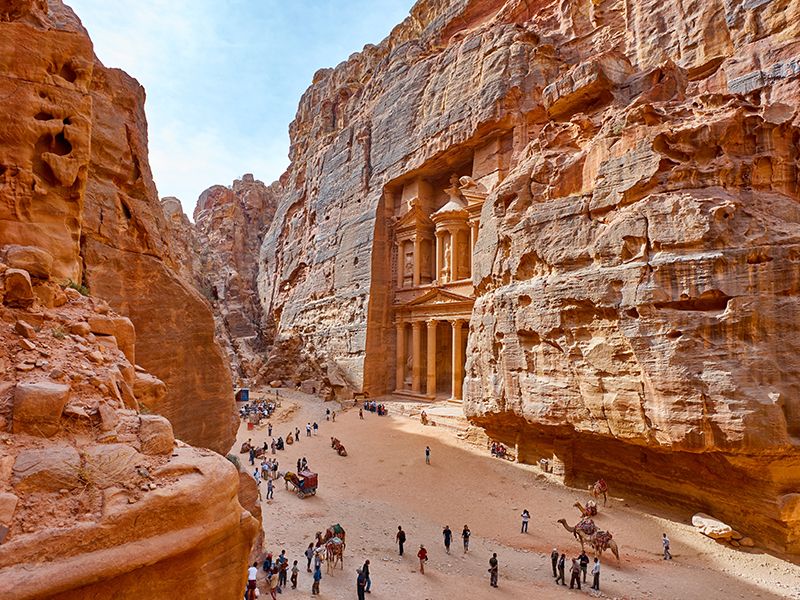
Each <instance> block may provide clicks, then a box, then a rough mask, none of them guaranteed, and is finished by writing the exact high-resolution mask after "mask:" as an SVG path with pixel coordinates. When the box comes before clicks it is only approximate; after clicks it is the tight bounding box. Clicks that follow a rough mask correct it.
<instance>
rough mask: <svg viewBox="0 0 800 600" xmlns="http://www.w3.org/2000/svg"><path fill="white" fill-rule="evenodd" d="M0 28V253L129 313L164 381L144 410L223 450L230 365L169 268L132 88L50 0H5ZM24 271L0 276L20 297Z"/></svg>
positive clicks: (203, 305)
mask: <svg viewBox="0 0 800 600" xmlns="http://www.w3.org/2000/svg"><path fill="white" fill-rule="evenodd" d="M0 30H1V31H2V35H0V98H3V100H2V106H3V114H4V115H5V119H6V126H5V127H3V128H2V131H0V198H2V200H3V201H2V202H0V245H2V247H0V255H2V257H3V258H2V260H3V261H4V263H5V264H7V265H8V266H10V267H19V268H21V269H24V270H26V271H27V272H29V273H30V275H31V276H33V277H35V278H38V279H41V280H47V279H48V278H52V279H53V280H55V281H56V282H57V283H64V282H66V281H72V282H74V283H75V285H76V286H79V285H81V284H84V285H86V286H88V288H89V289H90V290H91V292H92V294H94V295H96V296H99V297H102V298H104V299H105V300H107V301H108V302H109V303H110V305H111V306H112V307H113V308H114V309H115V310H117V311H118V312H119V313H120V314H123V315H125V316H127V317H129V318H130V319H131V321H132V322H133V324H134V325H135V326H136V329H137V333H138V350H139V352H138V356H137V357H136V360H137V362H138V363H139V364H141V365H142V366H143V367H144V368H145V369H147V370H149V371H150V372H152V373H154V374H155V375H156V376H157V377H159V378H160V379H162V380H163V381H164V382H165V383H166V384H167V390H166V395H165V398H164V399H163V401H162V402H161V403H160V404H159V406H153V407H151V408H152V409H153V410H158V411H160V412H161V413H162V414H164V415H165V416H167V417H169V418H170V419H171V420H172V423H173V425H174V427H175V430H176V432H177V433H178V435H179V436H180V437H182V438H183V439H184V440H186V441H187V442H190V443H193V444H197V445H202V446H207V447H209V448H212V449H214V450H217V451H220V452H226V451H227V450H228V449H229V448H230V445H231V444H232V442H233V435H234V427H235V422H234V421H233V420H232V419H231V418H230V414H231V413H232V410H233V393H232V387H231V380H230V370H229V367H228V364H227V361H226V360H225V358H224V356H223V354H222V351H221V349H220V347H219V346H218V345H217V344H216V342H215V340H214V321H213V318H212V314H211V310H210V307H209V305H208V303H207V302H206V301H205V300H204V299H203V298H202V296H201V295H200V294H198V293H197V291H196V290H195V289H194V288H193V286H192V285H191V282H190V281H188V280H184V279H182V278H181V277H179V276H178V275H177V271H178V264H177V256H176V252H175V250H174V249H173V247H172V243H173V242H172V240H171V239H170V237H169V235H168V229H167V227H166V219H165V217H164V214H163V211H162V209H161V206H160V204H159V202H158V196H157V193H156V189H155V185H154V184H153V180H152V176H151V173H150V168H149V164H148V160H147V125H146V119H145V115H144V90H143V89H142V87H141V86H140V85H139V84H138V83H137V82H136V81H135V80H134V79H133V78H131V77H129V76H128V75H127V74H125V73H124V72H122V71H120V70H118V69H108V68H106V67H104V66H103V65H102V64H101V63H100V62H99V61H98V60H97V59H96V57H95V56H94V53H93V50H92V44H91V41H90V39H89V37H88V35H87V33H86V32H85V30H84V29H83V27H82V26H81V24H80V21H79V20H78V19H77V17H76V16H75V15H74V13H73V12H72V11H71V9H69V8H68V7H65V6H63V5H62V4H61V3H60V2H49V3H48V2H33V1H23V2H15V3H13V7H12V8H9V9H8V10H4V11H3V12H2V13H1V14H0ZM23 279H24V278H22V277H17V278H16V279H14V278H12V279H10V280H9V285H10V286H11V288H12V290H11V294H12V295H15V300H14V301H15V303H16V304H18V305H21V306H22V305H30V304H31V303H32V301H33V298H34V296H35V295H36V294H37V290H36V289H35V287H32V286H31V285H30V284H28V283H26V282H25V281H24V280H23ZM40 288H41V292H42V293H45V292H46V291H47V290H48V289H49V288H47V287H46V286H40ZM43 300H44V301H45V302H46V303H48V302H49V303H52V302H53V301H54V299H52V298H50V299H46V298H45V299H43ZM154 314H158V315H159V318H157V319H154V318H152V315H154ZM165 342H166V343H165ZM196 365H203V369H202V370H198V369H196V368H194V367H195V366H196ZM198 414H202V415H203V419H198V418H197V415H198Z"/></svg>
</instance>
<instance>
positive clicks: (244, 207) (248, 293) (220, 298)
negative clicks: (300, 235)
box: [194, 174, 280, 384]
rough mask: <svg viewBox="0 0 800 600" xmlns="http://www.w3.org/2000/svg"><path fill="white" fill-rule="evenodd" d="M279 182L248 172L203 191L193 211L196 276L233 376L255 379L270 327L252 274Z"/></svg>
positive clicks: (255, 266)
mask: <svg viewBox="0 0 800 600" xmlns="http://www.w3.org/2000/svg"><path fill="white" fill-rule="evenodd" d="M279 190H280V186H279V184H277V183H275V184H272V186H269V187H267V186H266V185H264V184H263V183H262V182H261V181H258V180H256V179H254V178H253V176H252V175H250V174H247V175H244V176H243V177H242V179H237V180H235V181H234V182H233V185H231V186H230V187H225V186H221V185H215V186H212V187H210V188H208V189H207V190H206V191H204V192H203V193H202V194H201V195H200V198H199V199H198V201H197V206H196V207H195V210H194V240H195V241H194V244H195V246H196V251H197V252H198V258H199V266H198V267H196V268H195V279H196V282H197V285H198V286H199V288H200V290H201V291H202V293H203V294H204V295H205V296H206V298H207V299H208V300H209V302H210V303H211V306H212V308H213V310H214V314H215V318H216V321H217V333H218V339H220V340H222V341H223V343H224V345H225V347H226V350H227V354H228V359H229V362H230V364H231V365H232V367H233V371H234V375H235V377H236V378H237V379H238V380H240V381H242V382H248V383H250V384H255V383H257V382H258V381H259V373H260V371H261V368H262V367H263V358H262V357H263V354H264V352H265V350H266V348H267V344H268V343H269V341H270V337H271V330H270V328H269V326H265V324H263V323H262V317H261V315H262V313H261V305H260V303H259V301H258V291H257V281H256V280H257V275H258V256H259V249H260V247H261V240H262V239H263V237H264V233H265V232H266V229H267V227H268V226H269V224H270V222H271V221H272V217H273V215H274V214H275V206H276V204H277V194H278V193H279Z"/></svg>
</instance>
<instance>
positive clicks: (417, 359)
mask: <svg viewBox="0 0 800 600" xmlns="http://www.w3.org/2000/svg"><path fill="white" fill-rule="evenodd" d="M411 361H412V362H411V390H412V391H413V392H414V393H416V394H421V393H422V321H414V322H413V323H411Z"/></svg>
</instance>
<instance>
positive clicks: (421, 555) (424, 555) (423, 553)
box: [417, 544, 428, 575]
mask: <svg viewBox="0 0 800 600" xmlns="http://www.w3.org/2000/svg"><path fill="white" fill-rule="evenodd" d="M417 558H418V559H419V572H420V573H422V574H423V575H424V574H425V563H426V562H427V560H428V551H427V550H425V546H423V545H422V544H420V546H419V552H417Z"/></svg>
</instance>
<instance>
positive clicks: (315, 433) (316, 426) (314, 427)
mask: <svg viewBox="0 0 800 600" xmlns="http://www.w3.org/2000/svg"><path fill="white" fill-rule="evenodd" d="M311 427H312V428H313V429H314V435H317V434H318V433H319V425H317V422H316V421H314V424H313V425H312V426H311Z"/></svg>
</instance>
